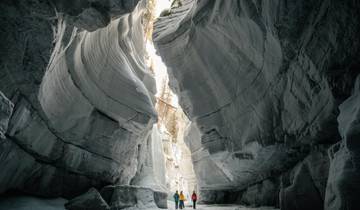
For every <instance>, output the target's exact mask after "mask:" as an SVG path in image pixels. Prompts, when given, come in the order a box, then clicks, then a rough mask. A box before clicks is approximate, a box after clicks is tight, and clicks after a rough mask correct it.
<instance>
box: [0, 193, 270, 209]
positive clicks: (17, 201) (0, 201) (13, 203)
mask: <svg viewBox="0 0 360 210" xmlns="http://www.w3.org/2000/svg"><path fill="white" fill-rule="evenodd" d="M66 202H67V200H65V199H62V198H57V199H42V198H35V197H31V196H21V197H10V198H9V197H7V198H0V210H9V209H13V210H65V208H64V204H65V203H66ZM168 207H169V208H168V210H173V209H175V207H174V203H173V202H171V201H170V202H168ZM185 209H192V207H190V206H186V207H185ZM197 209H198V210H276V209H274V208H272V207H259V208H250V207H245V206H236V205H198V207H197ZM157 210H159V209H157Z"/></svg>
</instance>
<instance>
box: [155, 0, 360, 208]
mask: <svg viewBox="0 0 360 210" xmlns="http://www.w3.org/2000/svg"><path fill="white" fill-rule="evenodd" d="M181 2H182V6H180V7H177V8H173V9H172V10H171V11H170V12H169V14H166V16H163V17H160V18H159V19H158V21H157V22H156V23H155V29H154V34H153V39H154V41H155V44H156V47H157V49H158V52H159V54H160V55H161V56H162V58H163V60H164V62H165V63H166V65H167V66H168V71H169V75H170V86H171V87H172V89H173V91H174V92H176V93H177V94H178V96H179V102H180V105H181V106H182V108H183V110H184V111H185V113H186V114H187V116H188V117H189V118H190V119H191V120H192V121H193V125H192V126H191V130H190V131H189V136H188V138H189V140H188V142H189V145H190V149H191V152H192V158H193V162H194V168H195V172H196V174H197V179H198V184H199V186H200V190H201V191H202V192H203V193H202V195H200V197H202V198H203V199H204V200H214V199H208V198H209V197H211V196H212V195H211V193H209V192H213V194H214V195H218V194H219V193H218V192H223V193H225V192H226V191H228V192H231V191H233V190H238V191H241V190H245V189H247V188H248V187H250V186H251V185H253V184H256V183H259V182H261V181H263V180H266V179H269V178H271V177H278V176H280V175H281V174H285V173H286V172H287V171H289V170H293V172H292V174H293V177H291V179H290V183H284V186H283V189H282V192H283V194H282V195H284V196H285V197H282V198H284V199H285V200H282V201H281V203H284V205H287V203H288V202H290V203H291V201H288V199H290V197H291V199H293V198H294V197H293V196H295V198H299V200H296V201H294V202H303V201H306V200H309V201H311V199H315V201H316V205H317V207H321V206H322V204H323V202H324V189H325V186H324V180H326V176H327V173H325V172H326V171H327V170H328V169H324V168H326V167H328V157H327V155H319V156H318V157H319V158H320V160H317V159H312V160H311V161H314V165H312V164H308V163H305V162H308V161H307V160H306V158H310V159H311V156H312V152H314V151H316V147H317V146H318V145H322V146H321V147H324V149H325V150H326V148H328V147H329V146H330V145H331V144H333V143H335V142H336V141H338V140H340V135H339V133H338V132H337V121H336V117H337V115H338V105H339V104H340V103H341V102H342V101H344V100H345V99H346V98H347V97H348V96H349V95H350V92H351V88H352V85H353V84H354V79H355V75H357V74H358V73H359V71H358V68H359V57H358V56H359V43H360V42H359V39H358V37H359V35H360V30H359V29H360V26H359V23H358V21H357V20H358V19H359V14H358V13H357V12H356V10H357V9H359V8H360V5H359V4H358V3H355V2H351V1H346V2H342V3H339V2H335V1H329V0H324V1H301V2H299V1H298V2H294V1H267V0H263V1H221V0H216V1H196V0H184V1H181ZM354 40H355V41H354ZM303 160H304V161H305V162H304V163H301V162H302V161H303ZM311 161H310V162H311ZM298 164H300V165H299V166H297V167H296V169H293V168H294V167H295V166H296V165H298ZM304 164H305V165H304ZM311 167H314V168H311ZM313 173H314V174H313ZM284 176H285V175H284ZM311 178H316V179H317V181H319V183H316V182H317V181H316V182H314V183H313V181H311ZM302 184H305V186H302ZM320 185H321V186H320ZM307 190H310V192H308V193H309V194H308V195H305V197H301V196H299V195H300V194H302V193H305V191H307ZM247 191H248V192H249V191H252V188H251V187H250V188H248V189H247ZM311 195H314V196H315V195H316V196H315V197H314V198H310V197H307V196H311ZM286 196H289V198H287V197H286ZM215 197H216V196H215ZM273 200H274V202H275V200H277V199H273ZM253 202H255V204H258V203H259V202H257V201H253ZM274 205H276V204H275V203H274ZM289 205H290V204H289ZM291 205H292V204H291ZM292 207H293V206H292ZM292 207H288V208H285V206H284V207H282V208H283V209H292Z"/></svg>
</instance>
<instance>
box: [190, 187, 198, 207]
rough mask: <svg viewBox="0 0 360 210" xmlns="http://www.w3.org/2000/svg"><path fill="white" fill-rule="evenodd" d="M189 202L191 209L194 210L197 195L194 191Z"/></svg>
mask: <svg viewBox="0 0 360 210" xmlns="http://www.w3.org/2000/svg"><path fill="white" fill-rule="evenodd" d="M191 200H192V202H193V209H196V201H197V195H196V193H195V191H193V194H192V195H191Z"/></svg>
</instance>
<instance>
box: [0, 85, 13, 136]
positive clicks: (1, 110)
mask: <svg viewBox="0 0 360 210" xmlns="http://www.w3.org/2000/svg"><path fill="white" fill-rule="evenodd" d="M13 108H14V105H13V103H11V101H10V100H9V99H8V98H6V96H5V95H4V94H3V93H2V92H1V91H0V139H4V138H5V133H6V131H7V128H8V124H9V119H10V117H11V114H12V111H13Z"/></svg>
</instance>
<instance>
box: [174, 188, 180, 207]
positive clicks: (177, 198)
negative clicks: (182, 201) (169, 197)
mask: <svg viewBox="0 0 360 210" xmlns="http://www.w3.org/2000/svg"><path fill="white" fill-rule="evenodd" d="M179 197H180V196H179V193H178V191H177V190H176V192H175V194H174V201H175V209H178V207H179Z"/></svg>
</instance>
